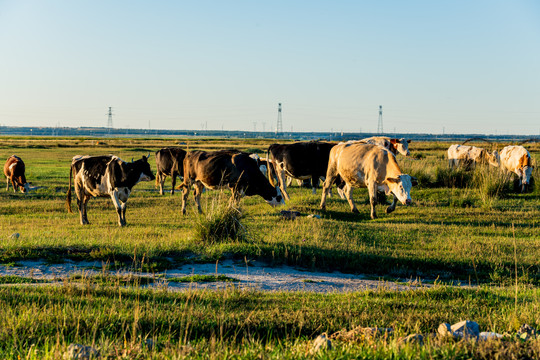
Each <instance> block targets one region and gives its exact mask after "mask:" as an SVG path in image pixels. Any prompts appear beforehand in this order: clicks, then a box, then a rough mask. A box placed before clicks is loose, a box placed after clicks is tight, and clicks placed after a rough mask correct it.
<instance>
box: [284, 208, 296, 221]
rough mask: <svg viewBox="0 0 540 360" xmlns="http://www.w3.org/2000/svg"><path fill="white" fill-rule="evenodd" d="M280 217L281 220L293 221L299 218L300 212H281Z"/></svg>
mask: <svg viewBox="0 0 540 360" xmlns="http://www.w3.org/2000/svg"><path fill="white" fill-rule="evenodd" d="M280 215H281V217H282V218H283V219H286V220H294V219H296V218H297V217H298V216H300V212H299V211H295V210H281V212H280Z"/></svg>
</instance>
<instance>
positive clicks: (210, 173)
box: [179, 150, 282, 214]
mask: <svg viewBox="0 0 540 360" xmlns="http://www.w3.org/2000/svg"><path fill="white" fill-rule="evenodd" d="M191 185H193V187H194V188H195V191H194V197H195V202H196V203H197V209H198V210H199V212H202V209H201V200H200V199H201V194H202V192H203V190H204V188H205V187H207V188H209V189H222V188H229V189H230V190H231V191H232V197H231V202H235V201H238V200H240V198H241V197H242V196H244V195H247V196H252V195H260V196H261V197H262V198H263V199H264V200H266V202H267V203H268V204H270V205H272V206H276V205H278V204H280V203H281V202H282V198H281V195H280V194H279V193H278V191H277V190H276V188H274V187H273V186H272V185H270V183H269V182H268V179H267V178H265V177H264V175H263V174H262V173H261V171H260V170H259V167H258V166H257V162H256V161H255V160H254V159H252V158H251V157H249V154H247V153H244V152H240V151H236V150H221V151H214V152H206V151H192V152H190V153H188V154H187V155H186V157H185V159H184V182H183V183H182V185H180V186H179V188H182V189H183V197H182V213H183V214H185V213H186V201H187V197H188V195H189V189H190V187H191Z"/></svg>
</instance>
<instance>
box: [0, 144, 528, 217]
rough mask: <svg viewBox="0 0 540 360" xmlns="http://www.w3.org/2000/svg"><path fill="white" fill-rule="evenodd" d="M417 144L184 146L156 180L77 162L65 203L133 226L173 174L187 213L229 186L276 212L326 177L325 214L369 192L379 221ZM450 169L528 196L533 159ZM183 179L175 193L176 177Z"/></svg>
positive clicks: (16, 167)
mask: <svg viewBox="0 0 540 360" xmlns="http://www.w3.org/2000/svg"><path fill="white" fill-rule="evenodd" d="M409 143H410V140H406V139H391V138H388V137H371V138H367V139H362V140H355V141H348V142H342V143H338V144H336V143H329V142H322V141H309V142H298V143H293V144H273V145H270V146H269V148H268V150H267V157H266V159H261V158H260V157H259V156H258V155H256V154H248V153H245V152H242V151H238V150H220V151H213V152H207V151H191V152H189V153H188V152H186V151H185V150H183V149H181V148H178V147H169V148H163V149H161V150H159V151H157V152H156V154H155V159H156V166H157V173H156V176H154V174H153V173H152V171H151V169H150V164H149V162H148V156H143V157H142V158H141V159H139V160H137V161H133V160H132V161H131V162H125V161H123V160H122V159H120V158H119V157H117V156H114V155H105V156H81V155H77V156H74V157H73V159H72V161H71V167H70V173H69V188H68V191H67V197H66V204H67V207H68V210H69V212H72V210H71V195H72V192H71V188H72V180H73V185H74V188H75V194H76V196H77V206H78V210H79V215H80V222H81V224H83V225H84V224H88V223H89V222H88V216H87V203H88V201H89V200H90V198H92V197H98V196H99V197H103V196H108V197H110V198H111V199H112V201H113V203H114V206H115V209H116V212H117V214H118V224H119V225H120V226H125V225H126V202H127V200H128V198H129V195H130V193H131V191H132V188H133V187H134V186H135V185H136V184H137V183H138V182H139V181H151V180H154V179H155V180H156V186H158V185H159V192H160V194H162V195H163V185H164V182H165V179H166V177H167V176H170V177H171V178H172V189H171V194H174V190H175V188H177V189H181V190H182V213H183V214H185V213H186V201H187V198H188V195H189V192H190V189H191V188H193V189H194V190H193V191H194V198H195V202H196V204H197V208H198V211H199V212H201V211H202V209H201V204H200V197H201V194H202V193H203V191H204V189H205V188H208V189H222V188H228V189H230V190H231V192H232V197H231V201H233V202H236V201H238V200H240V198H242V197H243V196H252V195H259V196H261V197H262V198H263V199H264V200H266V202H267V203H268V204H270V205H272V206H276V205H278V204H282V203H283V202H284V200H286V201H288V200H289V199H290V196H289V194H288V192H287V185H288V184H289V183H288V180H289V179H297V180H304V181H309V180H311V186H312V188H313V192H315V189H316V188H317V187H318V183H319V179H324V184H323V191H322V198H321V204H320V208H321V209H325V207H326V197H327V196H328V194H329V193H330V190H331V187H332V185H333V184H334V183H335V184H336V186H337V190H338V193H339V194H340V196H341V197H342V198H345V199H347V201H348V203H349V205H350V208H351V211H353V212H358V210H357V208H356V206H355V204H354V202H353V198H352V192H353V188H355V187H365V188H367V189H368V193H369V199H370V204H371V218H373V219H374V218H376V217H377V215H376V212H375V205H376V204H377V192H378V191H384V192H385V193H386V194H392V195H393V202H392V204H391V205H390V206H388V207H387V208H386V212H387V213H390V212H392V211H394V209H395V207H396V204H397V202H398V201H400V202H401V203H402V204H403V205H409V204H410V203H411V202H412V200H411V196H410V192H411V188H412V187H413V186H415V185H417V180H416V178H414V177H413V176H410V175H407V174H403V173H402V172H401V170H400V168H399V165H398V163H397V161H396V156H397V154H398V153H400V154H402V155H404V156H410V152H409V148H408V144H409ZM448 160H449V165H450V167H455V166H465V167H468V168H472V167H474V166H475V164H477V163H486V164H490V165H493V166H498V167H501V168H502V169H504V170H506V171H509V172H513V173H515V174H517V175H518V177H519V180H520V185H521V186H522V191H524V190H525V188H526V186H527V185H528V184H529V182H530V177H531V173H532V161H531V156H530V154H529V152H528V151H527V150H526V149H525V148H524V147H523V146H507V147H505V148H503V149H502V150H501V152H500V154H499V153H497V151H494V152H493V153H488V152H487V151H486V150H484V149H481V148H477V147H474V146H465V145H451V146H450V148H449V149H448ZM24 173H25V165H24V162H23V161H22V159H21V158H19V157H18V156H15V155H13V156H11V157H9V158H8V160H7V162H6V164H5V166H4V174H5V176H6V178H7V189H6V190H8V189H9V184H10V183H11V184H12V186H13V189H14V191H16V189H17V188H19V189H20V191H21V192H27V191H28V183H27V181H26V178H25V174H24ZM177 177H181V178H182V179H183V182H182V184H180V185H179V186H178V187H176V178H177Z"/></svg>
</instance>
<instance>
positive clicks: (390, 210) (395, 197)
mask: <svg viewBox="0 0 540 360" xmlns="http://www.w3.org/2000/svg"><path fill="white" fill-rule="evenodd" d="M392 195H393V196H394V200H393V201H392V204H391V205H390V206H389V207H387V208H386V213H387V214H390V213H391V212H392V211H394V210H396V204H397V202H398V198H397V196H396V195H394V194H393V193H392Z"/></svg>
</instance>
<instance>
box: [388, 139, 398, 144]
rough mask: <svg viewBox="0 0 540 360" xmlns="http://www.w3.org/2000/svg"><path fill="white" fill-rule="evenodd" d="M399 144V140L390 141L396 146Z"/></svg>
mask: <svg viewBox="0 0 540 360" xmlns="http://www.w3.org/2000/svg"><path fill="white" fill-rule="evenodd" d="M398 142H399V140H398V139H390V143H392V144H394V145H395V144H397V143H398Z"/></svg>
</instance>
